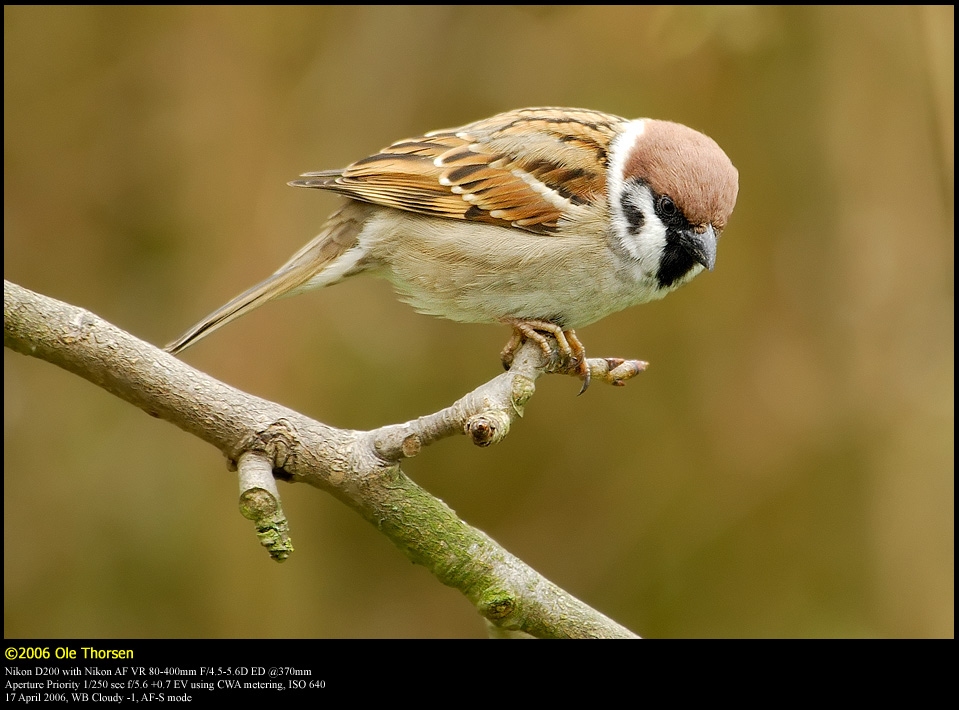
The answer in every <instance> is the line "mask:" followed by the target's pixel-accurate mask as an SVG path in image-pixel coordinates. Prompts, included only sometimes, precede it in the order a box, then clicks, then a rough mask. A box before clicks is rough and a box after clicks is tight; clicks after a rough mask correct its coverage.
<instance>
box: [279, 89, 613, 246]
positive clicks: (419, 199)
mask: <svg viewBox="0 0 959 710" xmlns="http://www.w3.org/2000/svg"><path fill="white" fill-rule="evenodd" d="M626 123H627V121H626V120H625V119H622V118H619V117H618V116H612V115H609V114H605V113H600V112H598V111H589V110H585V109H561V108H533V109H519V110H516V111H509V112H507V113H502V114H499V115H497V116H493V117H492V118H488V119H485V120H483V121H478V122H476V123H471V124H469V125H466V126H463V127H461V128H455V129H449V130H442V131H433V132H431V133H427V134H426V135H424V136H420V137H417V138H410V139H406V140H402V141H397V142H396V143H393V144H392V145H390V146H388V147H386V148H384V149H383V150H381V151H380V152H378V153H376V154H374V155H371V156H369V157H367V158H363V159H362V160H358V161H356V162H355V163H353V164H352V165H350V166H348V167H346V168H344V169H343V170H326V171H320V172H314V173H306V174H304V175H302V176H301V177H302V178H303V179H301V180H294V181H293V182H291V183H290V184H291V185H294V186H297V187H314V188H320V189H325V190H332V191H335V192H339V193H341V194H344V195H346V196H348V197H351V198H353V199H356V200H363V201H366V202H372V203H375V204H379V205H385V206H387V207H394V208H396V209H401V210H408V211H410V212H417V213H419V214H424V215H430V216H435V217H444V218H449V219H465V220H475V221H479V222H487V223H491V224H498V225H503V226H512V227H517V228H519V229H523V230H526V231H529V232H534V233H541V234H548V233H550V232H553V231H555V230H556V229H557V228H558V226H559V224H560V222H562V221H575V220H577V219H579V218H583V217H585V216H586V215H587V214H590V213H591V212H594V211H595V210H596V209H597V208H600V209H605V199H606V167H607V153H608V150H609V147H610V143H611V142H612V140H613V138H614V137H615V136H616V135H617V134H618V133H619V132H620V131H621V130H622V129H623V126H624V125H625V124H626Z"/></svg>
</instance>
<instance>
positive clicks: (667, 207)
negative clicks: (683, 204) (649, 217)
mask: <svg viewBox="0 0 959 710" xmlns="http://www.w3.org/2000/svg"><path fill="white" fill-rule="evenodd" d="M656 214H658V215H659V218H660V219H661V220H663V222H665V223H666V224H669V225H672V226H678V225H680V224H682V222H683V221H684V219H685V217H684V216H683V212H682V210H681V209H679V206H678V205H677V204H676V203H675V202H673V199H672V198H671V197H669V196H668V195H660V196H659V197H658V198H656Z"/></svg>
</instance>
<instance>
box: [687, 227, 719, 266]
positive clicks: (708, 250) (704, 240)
mask: <svg viewBox="0 0 959 710" xmlns="http://www.w3.org/2000/svg"><path fill="white" fill-rule="evenodd" d="M685 241H686V248H687V249H688V250H689V253H690V254H691V255H692V257H693V259H695V260H696V261H697V262H698V263H700V264H702V265H703V266H704V267H706V269H707V270H709V271H712V270H713V267H714V266H715V265H716V231H715V230H714V229H713V227H712V225H711V224H708V225H706V229H705V230H704V231H703V232H700V233H698V234H697V233H696V232H689V233H688V234H687V235H686V240H685Z"/></svg>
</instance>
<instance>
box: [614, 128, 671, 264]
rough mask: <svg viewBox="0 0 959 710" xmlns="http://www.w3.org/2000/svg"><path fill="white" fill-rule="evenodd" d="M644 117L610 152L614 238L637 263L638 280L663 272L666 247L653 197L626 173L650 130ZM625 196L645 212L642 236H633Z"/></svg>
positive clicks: (621, 134) (623, 134)
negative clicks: (623, 200) (640, 139)
mask: <svg viewBox="0 0 959 710" xmlns="http://www.w3.org/2000/svg"><path fill="white" fill-rule="evenodd" d="M646 120H647V119H644V118H640V119H636V120H635V121H630V122H629V124H628V125H627V127H626V130H625V131H623V132H622V133H620V134H619V135H618V136H617V137H616V138H614V139H613V143H612V145H611V147H610V151H609V172H608V173H607V176H606V181H607V186H608V192H607V195H608V199H609V212H610V215H611V217H612V223H613V224H612V227H613V233H614V239H616V240H617V246H618V247H619V248H620V249H622V251H623V252H625V254H626V255H628V256H629V258H630V260H631V261H632V262H633V265H634V268H635V271H636V277H637V278H642V277H652V276H654V275H655V274H656V271H657V270H658V269H659V261H660V257H661V256H662V253H663V249H664V248H665V247H666V226H665V225H664V224H663V223H662V222H661V221H660V219H659V218H658V217H657V216H656V210H655V205H654V204H653V195H652V192H651V191H650V190H649V188H648V187H647V186H645V185H639V184H637V183H636V182H634V181H633V180H632V179H629V178H630V177H635V176H626V175H624V174H623V172H624V170H625V168H626V161H627V160H628V158H629V156H630V154H631V153H632V151H633V148H634V147H635V145H636V141H638V140H639V138H640V136H642V134H643V131H644V130H645V129H646ZM624 193H625V194H626V196H627V198H626V199H627V201H628V202H630V203H631V204H632V205H633V207H634V208H635V209H637V210H638V211H640V212H642V214H643V217H644V221H643V226H642V228H641V229H640V230H639V232H638V233H636V234H634V233H632V232H631V231H630V230H631V227H632V224H631V223H630V221H629V219H627V217H626V214H625V213H624V211H623V204H622V199H623V195H624Z"/></svg>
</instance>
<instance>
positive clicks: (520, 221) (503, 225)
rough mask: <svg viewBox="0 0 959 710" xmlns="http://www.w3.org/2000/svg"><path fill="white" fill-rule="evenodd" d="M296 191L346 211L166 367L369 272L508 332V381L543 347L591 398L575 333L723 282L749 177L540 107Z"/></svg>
mask: <svg viewBox="0 0 959 710" xmlns="http://www.w3.org/2000/svg"><path fill="white" fill-rule="evenodd" d="M289 185H292V186H294V187H303V188H314V189H320V190H328V191H331V192H334V193H338V194H340V195H342V196H344V197H346V198H347V199H346V201H345V204H343V205H342V206H341V207H340V208H339V209H337V210H336V211H335V212H334V213H333V214H332V215H331V216H330V217H329V218H328V219H327V221H326V222H325V223H324V224H323V226H322V228H321V229H320V232H319V234H318V236H316V237H315V238H314V239H313V240H312V241H310V242H309V243H308V244H306V245H305V246H304V247H303V248H302V249H300V250H299V251H298V252H296V254H294V255H293V256H292V257H291V258H290V259H289V261H287V262H286V263H285V264H284V265H283V266H281V267H280V268H279V269H278V270H277V271H276V272H274V273H273V274H272V275H271V276H269V277H267V278H266V279H265V280H263V281H261V282H260V283H258V284H256V285H255V286H253V287H252V288H250V289H248V290H246V291H244V292H243V293H241V294H240V295H238V296H237V297H236V298H234V299H233V300H231V301H230V302H229V303H227V304H226V305H224V306H222V307H221V308H218V309H217V310H216V311H214V312H213V313H211V314H210V315H208V316H207V317H206V318H204V319H203V320H201V321H200V322H199V323H197V324H196V325H194V326H193V327H192V328H190V329H189V330H188V331H186V332H185V333H184V334H183V335H181V336H180V337H179V338H178V339H177V340H175V341H173V342H172V343H170V344H169V345H168V346H167V347H166V349H167V351H168V352H171V353H174V354H176V353H180V352H182V351H183V350H184V349H185V348H187V347H189V346H191V345H193V344H194V343H196V342H197V341H198V340H200V339H201V338H204V337H206V336H207V335H209V334H210V333H212V332H213V331H215V330H217V329H218V328H220V327H222V326H224V325H226V324H227V323H229V322H231V321H233V320H235V319H236V318H239V317H240V316H242V315H244V314H246V313H249V312H250V311H252V310H253V309H255V308H258V307H259V306H262V305H263V304H265V303H267V302H269V301H272V300H274V299H276V298H279V297H284V296H291V295H295V294H299V293H302V292H305V291H308V290H311V289H315V288H321V287H325V286H331V285H333V284H336V283H339V282H340V281H343V280H344V279H347V278H350V277H352V276H355V275H357V274H360V273H368V274H373V275H377V276H381V277H385V278H386V279H387V280H389V281H390V282H391V283H392V284H393V286H394V289H395V290H396V291H397V293H398V295H399V296H400V298H401V299H402V300H405V301H407V302H408V303H410V304H411V305H412V306H413V307H414V308H415V309H416V310H417V311H420V312H422V313H426V314H429V315H433V316H439V317H443V318H447V319H450V320H453V321H459V322H466V323H503V324H506V325H508V326H510V327H511V328H512V330H513V333H512V337H511V338H510V341H509V343H508V344H507V347H506V348H505V349H504V350H503V352H502V354H501V356H502V360H503V363H504V365H505V366H506V367H507V368H508V367H509V365H510V363H511V361H512V357H513V354H514V353H515V351H516V349H517V348H518V347H519V345H520V344H521V343H522V342H523V341H525V340H527V339H531V340H534V341H536V342H537V343H538V344H539V346H540V347H541V348H542V350H543V353H544V355H545V356H547V358H549V359H550V361H551V362H553V363H554V364H555V366H556V367H555V370H556V371H561V372H567V373H569V374H574V375H579V376H580V377H581V378H582V379H583V380H584V385H583V390H581V392H582V391H584V390H585V388H586V386H587V385H588V384H589V372H590V371H589V368H588V367H587V365H586V359H585V348H584V346H583V344H582V342H581V341H580V340H579V338H578V337H577V336H576V333H575V329H577V328H582V327H584V326H587V325H589V324H591V323H594V322H596V321H598V320H600V319H601V318H604V317H605V316H608V315H610V314H612V313H615V312H618V311H620V310H622V309H624V308H627V307H629V306H632V305H636V304H641V303H646V302H649V301H653V300H656V299H659V298H662V297H663V296H665V295H666V294H668V293H670V292H671V291H674V290H676V289H677V288H679V287H680V286H682V285H684V284H686V283H688V282H689V281H690V280H692V279H693V278H694V277H695V276H697V275H698V274H699V273H701V272H703V271H704V270H712V269H713V267H714V265H715V261H716V246H717V241H718V239H719V237H720V235H721V233H722V231H723V229H724V228H725V227H726V224H727V222H728V220H729V217H730V215H731V214H732V211H733V208H734V207H735V204H736V198H737V196H738V192H739V173H738V171H737V170H736V168H735V167H734V166H733V164H732V162H731V161H730V159H729V157H728V156H727V155H726V153H725V152H724V151H723V150H722V148H720V147H719V145H718V144H717V143H716V142H715V141H714V140H713V139H711V138H709V137H708V136H706V135H705V134H703V133H700V132H699V131H696V130H694V129H692V128H689V127H687V126H685V125H682V124H679V123H674V122H672V121H665V120H658V119H649V118H641V119H634V120H630V119H625V118H621V117H619V116H616V115H612V114H608V113H604V112H600V111H593V110H589V109H578V108H558V107H544V108H521V109H516V110H512V111H507V112H505V113H499V114H497V115H495V116H492V117H491V118H487V119H483V120H480V121H476V122H473V123H469V124H466V125H463V126H460V127H458V128H451V129H444V130H438V131H431V132H429V133H425V134H423V135H420V136H416V137H414V138H407V139H404V140H400V141H396V142H394V143H392V144H390V145H389V146H387V147H385V148H383V149H382V150H380V151H378V152H376V153H373V154H371V155H369V156H367V157H364V158H361V159H360V160H357V161H356V162H354V163H352V164H351V165H348V166H347V167H345V168H342V169H339V170H321V171H317V172H307V173H304V174H302V175H301V176H300V179H297V180H293V181H292V182H290V183H289ZM548 336H552V337H553V339H554V340H555V341H556V348H555V349H554V347H553V345H552V343H550V342H549V338H548ZM610 362H611V363H612V362H613V360H612V359H611V360H610ZM616 362H623V361H622V360H616Z"/></svg>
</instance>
